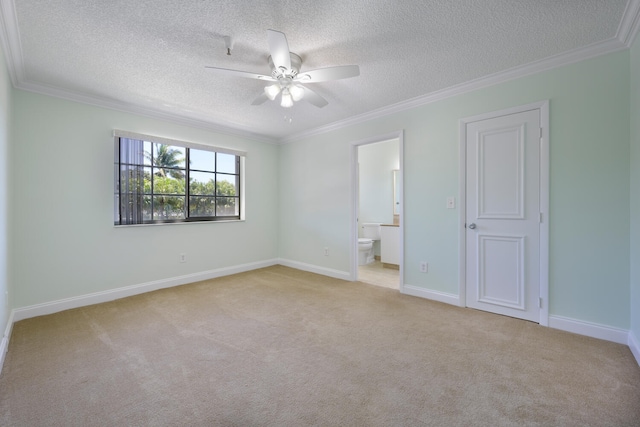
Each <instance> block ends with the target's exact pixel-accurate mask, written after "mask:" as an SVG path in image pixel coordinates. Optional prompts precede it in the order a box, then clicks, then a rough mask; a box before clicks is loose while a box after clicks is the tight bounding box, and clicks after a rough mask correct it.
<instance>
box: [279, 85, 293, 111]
mask: <svg viewBox="0 0 640 427" xmlns="http://www.w3.org/2000/svg"><path fill="white" fill-rule="evenodd" d="M280 106H281V107H284V108H291V107H293V98H292V97H291V93H289V89H283V90H282V101H281V102H280Z"/></svg>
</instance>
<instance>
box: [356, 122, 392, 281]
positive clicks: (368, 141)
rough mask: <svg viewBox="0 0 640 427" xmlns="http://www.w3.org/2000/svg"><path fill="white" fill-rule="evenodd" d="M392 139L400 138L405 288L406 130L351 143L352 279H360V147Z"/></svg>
mask: <svg viewBox="0 0 640 427" xmlns="http://www.w3.org/2000/svg"><path fill="white" fill-rule="evenodd" d="M390 139H397V140H398V149H399V151H400V152H399V153H398V155H399V160H400V163H399V166H400V169H399V170H398V180H399V182H398V192H399V193H400V194H398V200H400V209H399V219H400V223H399V230H398V231H399V232H400V278H399V289H400V292H401V293H402V292H403V289H404V131H403V130H400V131H397V132H390V133H387V134H385V135H378V136H373V137H371V138H366V139H361V140H359V141H354V142H352V143H351V251H350V254H351V256H350V260H351V271H350V278H351V280H358V214H359V213H358V192H359V189H358V147H359V146H361V145H367V144H375V143H376V142H384V141H388V140H390Z"/></svg>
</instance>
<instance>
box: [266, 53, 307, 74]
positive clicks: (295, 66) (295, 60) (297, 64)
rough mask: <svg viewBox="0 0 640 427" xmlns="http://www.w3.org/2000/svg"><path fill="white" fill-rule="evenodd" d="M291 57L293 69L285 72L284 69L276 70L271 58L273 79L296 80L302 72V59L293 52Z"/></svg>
mask: <svg viewBox="0 0 640 427" xmlns="http://www.w3.org/2000/svg"><path fill="white" fill-rule="evenodd" d="M289 56H290V58H291V69H290V70H285V69H284V67H283V68H276V66H275V64H274V63H273V58H271V56H269V67H270V68H271V77H273V78H274V79H279V78H280V77H291V78H294V77H295V76H296V75H298V72H300V66H301V65H302V58H300V57H299V56H298V55H296V54H295V53H293V52H289Z"/></svg>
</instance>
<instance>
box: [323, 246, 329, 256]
mask: <svg viewBox="0 0 640 427" xmlns="http://www.w3.org/2000/svg"><path fill="white" fill-rule="evenodd" d="M324 256H329V248H324Z"/></svg>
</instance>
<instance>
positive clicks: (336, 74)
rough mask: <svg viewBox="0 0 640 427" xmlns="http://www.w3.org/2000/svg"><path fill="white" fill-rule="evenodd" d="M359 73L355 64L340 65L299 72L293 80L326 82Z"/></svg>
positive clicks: (358, 68)
mask: <svg viewBox="0 0 640 427" xmlns="http://www.w3.org/2000/svg"><path fill="white" fill-rule="evenodd" d="M359 75H360V67H358V66H357V65H341V66H338V67H328V68H319V69H317V70H311V71H305V72H304V73H299V74H298V75H297V76H296V78H295V80H297V81H300V82H302V83H317V82H326V81H329V80H340V79H347V78H349V77H356V76H359Z"/></svg>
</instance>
